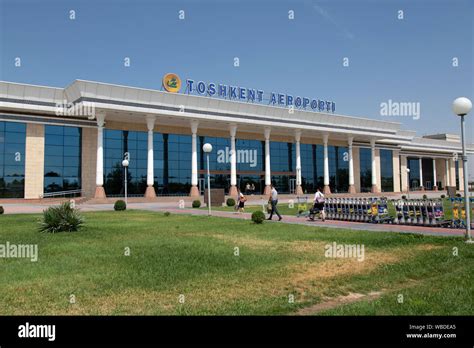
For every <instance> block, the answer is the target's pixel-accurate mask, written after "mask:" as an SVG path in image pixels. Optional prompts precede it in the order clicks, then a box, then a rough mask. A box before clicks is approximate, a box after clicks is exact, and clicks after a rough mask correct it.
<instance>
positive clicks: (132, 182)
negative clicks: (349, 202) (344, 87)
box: [0, 80, 474, 199]
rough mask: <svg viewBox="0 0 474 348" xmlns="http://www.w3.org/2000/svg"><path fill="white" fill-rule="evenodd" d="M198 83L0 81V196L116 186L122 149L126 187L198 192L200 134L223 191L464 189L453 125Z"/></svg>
mask: <svg viewBox="0 0 474 348" xmlns="http://www.w3.org/2000/svg"><path fill="white" fill-rule="evenodd" d="M194 86H195V88H200V87H199V82H196V83H195V85H194ZM174 87H176V86H174ZM178 87H179V86H178ZM205 87H206V90H205V93H206V95H194V94H187V93H178V90H179V88H177V90H173V89H169V88H167V89H166V90H163V91H162V90H149V89H142V88H135V87H128V86H118V85H111V84H106V83H100V82H91V81H82V80H76V81H74V82H73V83H72V84H70V85H69V86H67V87H66V88H53V87H43V86H33V85H26V84H18V83H12V82H0V199H6V198H24V199H38V198H42V197H47V196H54V195H55V194H56V193H57V194H58V195H60V194H63V193H64V192H79V193H80V195H82V196H84V197H90V198H92V197H95V198H99V199H102V198H105V197H115V196H123V194H124V168H123V167H122V164H121V163H122V160H123V159H124V157H127V158H128V159H129V167H128V169H127V172H128V174H127V178H128V185H127V188H128V193H129V194H130V195H131V196H137V197H140V196H142V197H146V198H149V199H153V198H155V197H160V196H185V195H191V196H196V197H198V196H200V195H202V193H203V189H204V180H205V173H206V169H207V164H206V163H207V162H206V155H205V153H203V151H202V145H203V144H204V143H211V144H212V146H213V151H212V152H211V154H210V172H211V186H212V187H213V188H223V189H224V190H225V192H226V193H227V194H229V195H236V192H237V191H236V190H237V188H240V189H241V190H242V191H248V189H249V188H250V190H251V192H250V193H254V194H262V193H268V191H269V186H270V184H271V183H273V184H274V185H275V186H276V188H277V189H278V191H279V192H280V193H289V194H297V195H301V194H309V193H313V192H315V190H316V188H317V187H321V188H322V189H323V190H324V191H325V192H326V193H351V194H354V193H359V192H372V193H382V194H383V193H384V192H387V193H389V192H405V191H407V190H442V189H445V188H446V187H448V186H455V187H457V189H458V190H463V181H462V177H463V173H462V164H461V161H460V160H457V158H458V156H459V159H460V158H461V156H460V155H461V143H460V140H459V137H458V136H455V135H448V134H437V135H432V136H424V137H417V136H416V134H415V132H413V131H407V130H402V129H401V127H400V124H398V123H394V122H385V121H379V120H372V119H365V118H357V117H349V116H343V115H337V114H335V113H334V111H335V104H334V103H333V102H327V101H319V100H315V101H314V102H313V100H310V99H309V98H308V99H307V98H300V99H299V105H298V98H299V97H296V96H295V97H293V96H286V95H285V96H284V97H281V96H280V95H278V94H272V98H274V100H273V103H272V104H270V105H262V104H259V103H254V102H249V101H248V100H247V101H245V100H238V99H237V100H228V99H225V98H219V97H218V96H213V95H211V94H210V92H209V90H211V91H212V88H213V87H212V85H210V84H206V85H205ZM227 90H228V91H229V93H235V95H236V96H242V94H241V93H243V95H244V97H247V98H248V95H249V94H250V95H252V92H250V93H249V92H248V91H246V92H241V91H240V90H239V89H236V90H235V92H232V90H231V87H228V88H227ZM214 91H215V93H218V92H219V87H218V86H217V88H215V89H214ZM188 92H189V91H188ZM199 94H201V93H199ZM202 94H204V93H202ZM253 96H254V98H255V96H256V97H257V98H258V96H259V91H258V90H256V91H255V92H253ZM289 97H291V99H290V98H289ZM306 99H307V100H308V102H306ZM280 100H281V101H282V102H284V103H285V104H286V105H285V107H279V106H278V104H279V101H280ZM289 101H291V102H294V103H295V104H296V107H294V108H293V107H288V105H287V104H288V102H289ZM305 103H306V104H307V107H308V110H306V109H303V108H302V106H303V104H305ZM313 106H314V107H313ZM319 108H321V109H319ZM315 109H316V110H315ZM453 118H454V116H453ZM468 152H469V153H473V152H474V147H473V146H472V145H469V146H468ZM407 169H408V170H407ZM158 199H159V198H158Z"/></svg>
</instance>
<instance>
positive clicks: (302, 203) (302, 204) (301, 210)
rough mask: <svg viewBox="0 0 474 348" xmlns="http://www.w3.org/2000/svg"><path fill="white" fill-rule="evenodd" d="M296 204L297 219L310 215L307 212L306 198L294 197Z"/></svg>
mask: <svg viewBox="0 0 474 348" xmlns="http://www.w3.org/2000/svg"><path fill="white" fill-rule="evenodd" d="M296 204H297V205H296V208H297V210H298V212H297V213H296V216H297V217H300V216H309V215H310V212H309V210H308V197H306V196H303V197H300V196H297V197H296Z"/></svg>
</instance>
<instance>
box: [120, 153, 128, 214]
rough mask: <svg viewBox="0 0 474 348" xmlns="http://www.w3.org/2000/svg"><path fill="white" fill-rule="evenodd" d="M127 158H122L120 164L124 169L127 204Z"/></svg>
mask: <svg viewBox="0 0 474 348" xmlns="http://www.w3.org/2000/svg"><path fill="white" fill-rule="evenodd" d="M128 165H129V163H128V159H124V160H123V161H122V166H123V168H124V169H125V205H128V203H127V167H128Z"/></svg>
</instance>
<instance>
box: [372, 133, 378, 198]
mask: <svg viewBox="0 0 474 348" xmlns="http://www.w3.org/2000/svg"><path fill="white" fill-rule="evenodd" d="M370 150H371V154H372V190H371V191H372V193H377V192H379V189H378V187H377V163H376V159H375V139H370Z"/></svg>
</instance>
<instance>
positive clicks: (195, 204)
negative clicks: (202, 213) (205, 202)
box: [193, 199, 201, 208]
mask: <svg viewBox="0 0 474 348" xmlns="http://www.w3.org/2000/svg"><path fill="white" fill-rule="evenodd" d="M200 206H201V201H200V200H199V199H196V200H194V201H193V208H199V207H200Z"/></svg>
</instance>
